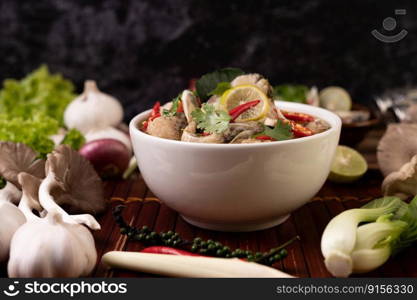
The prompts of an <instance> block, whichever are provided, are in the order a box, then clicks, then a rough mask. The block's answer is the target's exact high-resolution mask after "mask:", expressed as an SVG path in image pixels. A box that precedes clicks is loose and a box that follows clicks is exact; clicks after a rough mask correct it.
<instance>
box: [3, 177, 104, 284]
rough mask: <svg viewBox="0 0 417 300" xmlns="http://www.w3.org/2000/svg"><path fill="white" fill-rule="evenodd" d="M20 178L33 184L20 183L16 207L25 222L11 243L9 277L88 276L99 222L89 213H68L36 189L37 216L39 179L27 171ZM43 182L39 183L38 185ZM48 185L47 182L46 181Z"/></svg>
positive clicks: (91, 265)
mask: <svg viewBox="0 0 417 300" xmlns="http://www.w3.org/2000/svg"><path fill="white" fill-rule="evenodd" d="M19 177H20V178H19V179H20V180H22V181H25V182H27V183H30V182H33V185H30V184H24V185H23V184H22V187H23V196H22V199H21V202H20V204H19V207H20V208H21V210H22V212H23V213H24V214H25V216H26V219H27V222H26V223H25V224H23V225H22V226H20V227H19V229H18V230H17V231H16V233H15V234H14V236H13V238H12V241H11V245H10V259H9V263H8V266H7V270H8V275H9V277H79V276H86V275H88V274H89V273H90V272H91V271H92V270H93V268H94V266H95V264H96V260H97V252H96V248H95V245H94V238H93V236H92V234H91V232H90V231H89V230H88V229H87V228H86V227H84V226H82V225H81V224H85V225H87V226H89V227H90V228H92V229H99V228H100V225H99V224H98V223H97V221H96V220H95V219H94V217H92V216H91V215H68V214H67V213H66V212H65V211H64V210H63V209H62V208H61V207H59V206H58V205H57V204H56V203H55V202H54V200H53V198H52V196H51V195H50V194H46V193H45V189H42V188H39V194H38V197H39V202H40V203H41V205H42V207H43V209H44V211H43V212H42V214H41V215H46V216H45V217H38V216H37V215H35V214H34V213H33V212H32V210H34V209H39V206H37V205H35V204H36V203H37V201H36V199H35V198H36V196H37V195H36V192H37V190H38V189H37V188H34V187H37V185H39V183H40V182H39V180H38V179H36V178H34V177H33V176H30V175H29V174H25V173H21V174H19ZM43 184H45V183H44V182H42V183H40V186H42V185H43ZM46 184H47V183H46Z"/></svg>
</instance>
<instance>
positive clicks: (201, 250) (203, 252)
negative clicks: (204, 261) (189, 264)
mask: <svg viewBox="0 0 417 300" xmlns="http://www.w3.org/2000/svg"><path fill="white" fill-rule="evenodd" d="M198 252H200V253H201V254H207V249H200V250H198Z"/></svg>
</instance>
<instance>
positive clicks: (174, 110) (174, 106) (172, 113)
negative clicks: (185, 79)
mask: <svg viewBox="0 0 417 300" xmlns="http://www.w3.org/2000/svg"><path fill="white" fill-rule="evenodd" d="M180 101H181V94H179V95H178V96H177V97H175V98H174V99H172V106H171V108H170V109H164V110H163V111H162V115H163V116H164V117H173V116H175V115H176V114H177V111H178V106H179V104H180Z"/></svg>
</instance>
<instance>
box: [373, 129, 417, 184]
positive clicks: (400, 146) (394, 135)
mask: <svg viewBox="0 0 417 300" xmlns="http://www.w3.org/2000/svg"><path fill="white" fill-rule="evenodd" d="M416 154H417V124H390V125H389V126H388V128H387V131H386V132H385V134H384V136H383V137H382V139H381V140H380V142H379V145H378V152H377V156H378V164H379V167H380V169H381V171H382V173H383V174H384V176H388V175H389V174H390V173H392V172H396V171H398V170H399V169H400V168H401V167H402V166H403V165H404V164H406V163H408V162H409V161H410V160H411V158H412V157H413V156H414V155H416Z"/></svg>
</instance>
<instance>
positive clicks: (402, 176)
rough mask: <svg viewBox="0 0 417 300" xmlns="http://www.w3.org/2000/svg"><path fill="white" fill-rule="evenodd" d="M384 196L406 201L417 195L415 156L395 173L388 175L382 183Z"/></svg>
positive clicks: (416, 164) (416, 158)
mask: <svg viewBox="0 0 417 300" xmlns="http://www.w3.org/2000/svg"><path fill="white" fill-rule="evenodd" d="M382 191H383V193H384V195H385V196H397V197H400V198H402V199H406V198H408V197H409V196H414V195H416V194H417V155H414V156H413V158H412V159H411V161H410V162H408V163H406V164H405V165H403V166H402V167H401V169H400V170H399V171H397V172H393V173H391V174H389V175H388V176H387V177H386V178H385V179H384V182H383V183H382Z"/></svg>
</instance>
